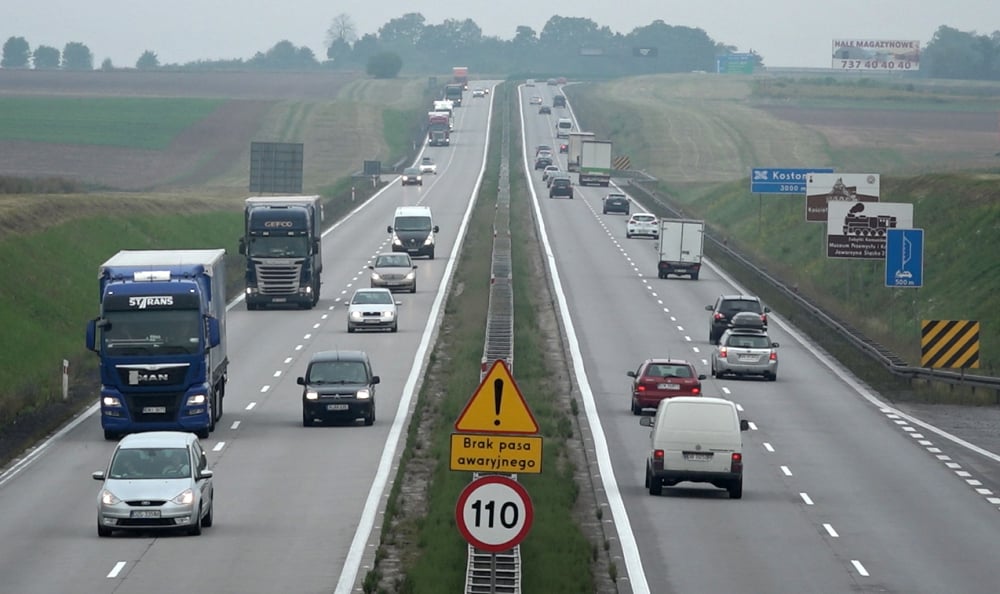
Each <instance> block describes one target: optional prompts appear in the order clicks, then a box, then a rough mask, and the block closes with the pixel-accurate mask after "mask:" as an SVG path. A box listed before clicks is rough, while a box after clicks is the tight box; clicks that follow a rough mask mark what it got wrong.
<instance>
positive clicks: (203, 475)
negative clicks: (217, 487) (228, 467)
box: [198, 470, 215, 481]
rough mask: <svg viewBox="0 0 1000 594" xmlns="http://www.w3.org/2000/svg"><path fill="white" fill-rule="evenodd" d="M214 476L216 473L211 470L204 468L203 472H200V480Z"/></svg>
mask: <svg viewBox="0 0 1000 594" xmlns="http://www.w3.org/2000/svg"><path fill="white" fill-rule="evenodd" d="M213 476H215V473H214V472H212V471H211V470H202V471H201V472H199V473H198V480H199V481H200V480H202V479H210V478H212V477H213Z"/></svg>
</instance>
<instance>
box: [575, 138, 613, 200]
mask: <svg viewBox="0 0 1000 594" xmlns="http://www.w3.org/2000/svg"><path fill="white" fill-rule="evenodd" d="M580 144H581V145H582V146H581V148H580V185H581V186H590V185H594V186H604V187H605V188H606V187H608V185H609V184H610V183H611V141H609V140H584V141H583V142H582V143H580Z"/></svg>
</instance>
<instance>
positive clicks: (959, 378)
mask: <svg viewBox="0 0 1000 594" xmlns="http://www.w3.org/2000/svg"><path fill="white" fill-rule="evenodd" d="M642 177H645V178H646V179H647V180H652V178H651V177H649V176H648V175H645V174H640V175H637V174H633V175H632V176H630V177H629V178H628V184H627V185H628V187H629V188H631V189H635V190H638V191H639V192H640V193H641V194H642V195H643V196H645V198H646V199H647V200H650V201H653V202H655V203H656V204H658V205H659V206H660V207H661V208H662V209H663V210H665V211H667V212H669V213H671V216H677V217H683V216H684V213H683V212H682V211H680V210H678V209H677V208H674V207H673V206H672V205H671V204H670V203H668V202H667V201H666V200H665V199H663V198H662V197H661V196H659V195H658V194H656V192H654V191H652V190H650V189H648V188H645V187H643V186H642V183H641V182H640V181H638V180H639V179H640V178H642ZM705 238H706V239H708V240H709V241H710V242H712V243H713V244H714V245H715V246H716V247H717V248H718V249H719V250H721V251H723V252H725V253H726V255H728V256H729V257H730V258H733V259H734V260H737V261H738V262H740V264H742V265H743V266H746V267H747V268H748V269H750V270H753V271H754V273H756V274H757V275H758V276H759V277H760V278H762V279H764V280H765V281H767V282H768V283H769V284H770V285H772V286H773V287H774V288H775V289H777V290H778V291H780V292H781V293H782V294H784V296H785V297H787V298H788V299H790V300H792V301H794V302H796V303H797V304H798V305H799V306H800V307H802V308H803V309H805V310H806V311H808V312H809V313H810V314H811V315H813V316H815V317H816V319H817V320H819V321H821V322H823V323H824V324H825V325H827V326H828V327H830V328H831V329H832V330H834V331H835V332H837V333H838V334H840V335H841V336H843V337H844V338H845V339H846V340H847V341H849V342H850V343H851V344H852V345H853V346H854V347H856V348H857V349H859V350H860V351H862V352H863V353H865V354H867V355H868V356H869V357H871V358H872V359H874V360H875V361H877V362H878V363H880V364H881V365H882V366H883V367H885V369H886V370H888V371H889V372H890V373H892V374H893V375H898V376H901V377H908V378H910V379H922V380H926V381H936V382H942V383H946V384H954V385H963V386H970V387H972V388H987V389H990V390H993V391H994V392H995V397H996V398H997V401H998V402H1000V378H998V377H991V376H985V375H970V374H966V373H964V372H960V371H945V370H941V369H931V368H927V367H913V366H911V365H910V364H909V363H907V362H906V360H904V359H903V358H902V357H900V356H899V355H897V354H896V353H894V352H892V351H891V350H889V349H888V348H887V347H885V346H883V345H881V344H879V343H877V342H875V341H873V340H871V339H870V338H868V337H867V336H865V335H864V334H863V333H862V332H861V331H860V330H858V329H857V328H854V327H853V326H851V325H850V324H848V323H847V322H845V321H843V320H840V319H838V318H836V317H834V316H833V315H832V314H830V313H829V312H827V311H825V310H823V309H822V308H821V307H820V306H819V305H817V304H816V303H815V302H814V301H812V300H810V299H809V298H808V297H805V296H804V295H802V294H800V293H799V292H798V291H796V290H795V289H793V288H792V287H789V286H788V285H787V284H785V283H784V282H783V281H782V280H781V279H779V278H777V277H775V276H772V275H771V274H769V273H768V272H767V271H766V270H764V269H763V268H761V267H760V266H757V265H756V264H755V263H754V262H752V261H751V260H749V259H748V258H747V257H745V256H744V255H743V254H740V253H739V252H737V251H735V250H734V249H732V248H731V247H729V245H727V243H726V242H725V241H722V240H719V239H718V238H717V237H715V236H714V235H713V234H712V233H711V232H710V231H706V232H705Z"/></svg>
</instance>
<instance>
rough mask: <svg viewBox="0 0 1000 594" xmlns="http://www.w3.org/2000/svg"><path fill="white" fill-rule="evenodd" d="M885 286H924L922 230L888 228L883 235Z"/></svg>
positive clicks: (915, 287) (916, 287)
mask: <svg viewBox="0 0 1000 594" xmlns="http://www.w3.org/2000/svg"><path fill="white" fill-rule="evenodd" d="M885 286H887V287H904V288H913V289H919V288H920V287H922V286H924V230H923V229H888V230H887V231H886V235H885Z"/></svg>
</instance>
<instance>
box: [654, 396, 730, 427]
mask: <svg viewBox="0 0 1000 594" xmlns="http://www.w3.org/2000/svg"><path fill="white" fill-rule="evenodd" d="M662 422H663V426H664V427H665V428H667V429H672V430H676V431H717V432H732V431H737V430H738V429H739V425H738V424H737V422H736V415H734V414H733V409H732V408H730V407H729V406H728V405H725V404H716V403H714V402H671V403H670V404H669V405H667V412H666V413H664V414H663V420H662Z"/></svg>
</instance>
